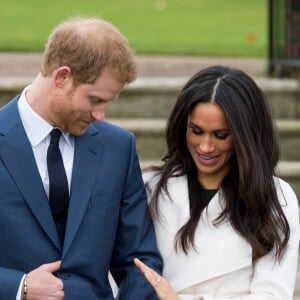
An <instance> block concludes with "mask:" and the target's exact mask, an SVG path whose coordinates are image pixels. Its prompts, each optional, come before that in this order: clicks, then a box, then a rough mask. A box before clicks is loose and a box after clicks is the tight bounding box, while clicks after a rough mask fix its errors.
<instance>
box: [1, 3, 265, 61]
mask: <svg viewBox="0 0 300 300" xmlns="http://www.w3.org/2000/svg"><path fill="white" fill-rule="evenodd" d="M1 2H2V3H1V10H0V20H1V21H0V22H1V26H0V50H2V51H3V50H4V51H7V50H12V51H20V50H26V51H41V50H43V47H44V44H45V42H46V40H45V39H46V38H47V36H48V34H49V33H50V31H51V30H52V28H54V27H55V26H56V25H57V24H58V23H59V22H61V21H63V20H64V19H66V18H68V17H70V16H74V15H82V16H91V15H97V16H100V17H102V18H104V19H106V20H108V21H110V22H112V23H113V24H115V25H116V26H117V27H118V28H119V29H120V30H121V32H122V33H123V34H124V35H125V36H126V37H127V38H128V40H129V42H130V44H131V46H132V47H133V48H134V49H135V50H136V52H137V54H176V55H205V56H207V55H210V56H220V55H222V56H244V57H248V56H251V57H266V56H267V27H268V13H267V10H268V1H267V0H251V1H241V0H226V1H222V0H184V1H182V0H110V1H99V0H89V1H78V0H64V1H59V0H51V1H46V0H27V1H19V0H10V1H3V0H2V1H1Z"/></svg>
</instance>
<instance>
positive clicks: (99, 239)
mask: <svg viewBox="0 0 300 300" xmlns="http://www.w3.org/2000/svg"><path fill="white" fill-rule="evenodd" d="M136 74H137V67H136V63H135V61H134V55H133V52H132V50H131V49H130V48H129V46H128V43H127V41H126V39H125V38H124V37H123V36H122V35H121V34H120V32H119V31H118V30H117V29H116V28H115V27H114V26H112V25H111V24H109V23H107V22H105V21H103V20H100V19H98V18H74V19H71V20H68V21H66V22H64V23H62V24H61V25H59V26H58V27H57V28H56V29H55V30H54V31H53V32H52V34H51V35H50V37H49V39H48V43H47V45H46V49H45V53H44V58H43V62H42V65H41V71H40V73H39V74H38V75H37V77H36V78H35V80H34V81H33V83H32V85H31V86H29V87H26V88H25V89H24V91H23V92H22V94H21V95H18V96H17V97H16V98H14V99H13V100H12V101H10V102H9V103H8V104H7V105H6V106H5V107H3V108H2V109H1V110H0V245H1V246H0V299H5V300H10V299H23V300H32V299H35V300H37V299H42V300H47V299H67V300H77V299H78V300H94V299H102V300H106V299H113V294H112V290H111V287H110V284H109V279H108V272H109V271H110V272H111V274H112V276H113V278H114V280H115V281H116V283H117V285H118V287H119V289H118V291H119V295H118V298H119V299H128V300H137V299H138V300H142V299H157V298H156V296H155V295H154V292H153V290H152V288H151V287H150V285H148V284H147V283H146V282H145V280H144V278H143V276H142V275H141V274H140V272H139V270H138V269H137V268H136V267H135V266H134V264H133V259H134V257H139V258H140V259H141V260H142V261H144V262H145V263H147V264H148V265H150V266H151V267H153V268H154V269H155V270H157V272H161V258H160V255H159V253H158V252H157V248H156V243H155V237H154V233H153V229H152V225H151V223H150V221H149V218H148V214H147V201H146V194H145V190H144V186H143V181H142V177H141V171H140V167H139V163H138V158H137V154H136V150H135V140H134V137H133V135H132V134H131V133H129V132H127V131H125V130H123V129H121V128H118V127H116V126H113V125H111V124H109V123H107V122H105V121H103V119H104V117H105V110H106V107H107V105H108V104H109V102H111V101H113V100H115V99H116V98H118V95H119V93H120V92H121V90H122V89H123V87H124V85H125V84H127V83H129V82H131V81H133V80H134V79H135V77H136ZM53 129H56V130H54V131H52V130H53ZM52 132H53V133H52ZM54 136H56V137H54ZM50 139H51V143H50ZM49 144H51V147H50V146H49ZM48 146H49V147H48ZM50 148H51V150H50ZM58 200H59V201H58Z"/></svg>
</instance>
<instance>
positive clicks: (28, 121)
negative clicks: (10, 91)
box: [18, 86, 74, 147]
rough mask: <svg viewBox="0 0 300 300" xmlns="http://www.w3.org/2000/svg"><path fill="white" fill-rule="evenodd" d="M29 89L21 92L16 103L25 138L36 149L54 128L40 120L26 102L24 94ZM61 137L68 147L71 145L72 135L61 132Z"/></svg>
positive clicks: (27, 88)
mask: <svg viewBox="0 0 300 300" xmlns="http://www.w3.org/2000/svg"><path fill="white" fill-rule="evenodd" d="M29 89H30V86H27V87H26V88H25V89H24V90H23V91H22V94H21V96H20V98H19V101H18V108H19V113H20V117H21V120H22V123H23V126H24V129H25V132H26V134H27V137H28V139H29V141H30V143H31V145H32V147H36V146H37V145H39V144H40V143H41V142H42V141H43V140H45V138H46V137H47V136H48V135H49V134H50V132H51V130H52V129H53V128H54V127H53V126H52V125H50V124H49V123H48V122H47V121H45V120H44V119H43V118H41V117H40V116H39V115H38V114H37V113H36V112H35V111H34V110H33V109H32V108H31V106H30V105H29V103H28V102H27V100H26V92H27V91H28V90H29ZM62 135H63V137H64V138H65V141H66V142H67V143H68V144H69V145H73V141H74V137H73V136H72V135H70V134H69V133H67V132H64V131H62Z"/></svg>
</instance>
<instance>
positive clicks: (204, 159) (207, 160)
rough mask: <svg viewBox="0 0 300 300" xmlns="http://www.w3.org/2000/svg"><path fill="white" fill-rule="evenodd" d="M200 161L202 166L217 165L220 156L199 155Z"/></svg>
mask: <svg viewBox="0 0 300 300" xmlns="http://www.w3.org/2000/svg"><path fill="white" fill-rule="evenodd" d="M198 157H199V161H200V163H201V164H203V165H206V166H210V165H213V164H215V163H216V162H217V161H218V160H219V156H218V155H203V154H198Z"/></svg>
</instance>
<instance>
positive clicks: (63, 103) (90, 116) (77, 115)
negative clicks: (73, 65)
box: [50, 70, 124, 136]
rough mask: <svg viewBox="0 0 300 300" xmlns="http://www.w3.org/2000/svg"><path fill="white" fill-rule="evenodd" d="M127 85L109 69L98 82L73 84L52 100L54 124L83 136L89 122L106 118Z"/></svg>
mask: <svg viewBox="0 0 300 300" xmlns="http://www.w3.org/2000/svg"><path fill="white" fill-rule="evenodd" d="M123 87H124V83H123V82H121V81H120V80H118V79H117V77H116V76H114V75H113V73H112V72H110V71H108V70H104V71H103V72H102V73H101V75H100V76H99V78H98V79H97V80H96V82H95V83H94V84H80V85H78V86H76V87H74V86H73V85H72V84H71V85H69V86H68V87H67V88H66V89H64V91H63V92H62V93H61V94H59V95H58V96H57V97H55V98H54V99H53V100H52V102H51V111H52V113H51V116H50V123H51V124H52V125H54V126H57V127H59V128H61V129H62V130H63V131H66V132H69V133H70V134H72V135H75V136H77V135H82V134H84V132H85V131H86V129H87V127H88V126H89V124H91V123H92V122H94V121H99V122H101V121H103V119H104V118H105V111H106V107H107V105H108V103H109V102H110V101H112V100H114V99H116V98H118V96H119V94H120V92H121V90H122V89H123Z"/></svg>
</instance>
